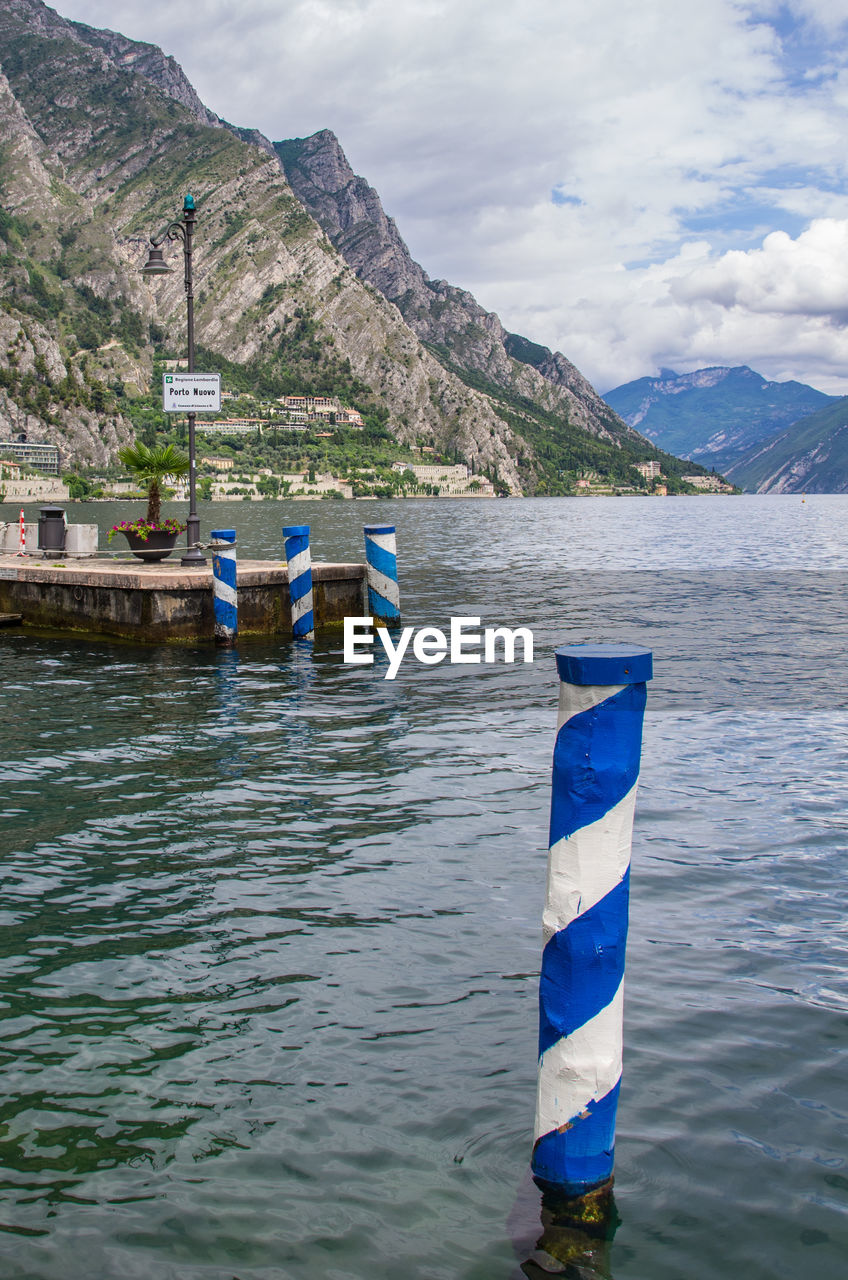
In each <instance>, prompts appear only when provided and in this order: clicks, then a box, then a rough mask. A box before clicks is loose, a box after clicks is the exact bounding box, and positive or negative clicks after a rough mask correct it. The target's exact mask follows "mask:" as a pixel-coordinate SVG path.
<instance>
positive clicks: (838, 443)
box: [730, 396, 848, 493]
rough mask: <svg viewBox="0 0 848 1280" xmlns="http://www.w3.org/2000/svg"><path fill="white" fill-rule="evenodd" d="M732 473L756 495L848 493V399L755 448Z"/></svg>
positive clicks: (834, 403) (735, 479) (840, 400)
mask: <svg viewBox="0 0 848 1280" xmlns="http://www.w3.org/2000/svg"><path fill="white" fill-rule="evenodd" d="M730 474H731V475H732V478H733V481H734V483H735V484H737V485H742V486H744V487H745V488H746V489H748V490H752V491H755V492H757V493H848V396H843V397H840V398H838V399H834V400H833V401H832V403H830V404H828V405H827V407H826V408H824V409H819V411H818V412H817V413H813V414H810V415H809V417H806V418H802V419H801V420H800V422H793V423H792V425H791V426H790V427H787V428H786V430H785V431H782V432H780V434H779V435H777V436H774V437H773V438H772V439H770V440H767V441H765V442H764V443H761V444H759V445H755V446H754V447H753V448H752V449H750V450H749V451H748V452H747V453H746V454H744V455H743V456H742V457H741V458H740V459H739V460H738V461H737V462H736V463H735V464H734V466H733V468H732V470H731V472H730Z"/></svg>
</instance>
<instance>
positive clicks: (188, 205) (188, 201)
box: [183, 191, 194, 212]
mask: <svg viewBox="0 0 848 1280" xmlns="http://www.w3.org/2000/svg"><path fill="white" fill-rule="evenodd" d="M193 208H194V196H193V195H192V194H191V192H190V191H189V192H188V194H187V195H186V198H185V200H183V211H184V212H185V211H191V210H192V209H193Z"/></svg>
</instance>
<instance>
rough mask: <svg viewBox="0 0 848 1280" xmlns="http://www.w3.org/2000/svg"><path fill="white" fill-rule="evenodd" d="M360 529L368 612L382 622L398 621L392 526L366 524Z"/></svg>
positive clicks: (395, 549) (395, 556) (394, 543)
mask: <svg viewBox="0 0 848 1280" xmlns="http://www.w3.org/2000/svg"><path fill="white" fill-rule="evenodd" d="M364 533H365V560H366V562H367V563H366V570H365V572H366V579H367V582H368V612H369V613H370V614H371V615H372V616H373V617H374V618H375V619H380V620H381V621H382V622H389V623H395V622H400V590H399V588H398V575H397V539H396V537H395V526H394V525H393V524H366V525H365V526H364Z"/></svg>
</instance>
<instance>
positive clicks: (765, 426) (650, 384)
mask: <svg viewBox="0 0 848 1280" xmlns="http://www.w3.org/2000/svg"><path fill="white" fill-rule="evenodd" d="M834 398H835V397H833V396H828V395H825V394H824V392H822V391H817V390H816V389H815V388H814V387H810V386H807V385H806V384H805V383H802V382H770V381H769V380H768V379H767V378H764V377H763V376H762V375H761V374H759V373H756V372H755V371H754V370H753V369H750V368H748V366H747V365H739V366H736V367H733V368H728V367H724V366H715V367H711V368H707V369H697V370H695V371H694V372H692V373H681V374H678V373H674V372H673V371H672V370H670V369H663V370H661V372H660V376H659V377H658V378H639V379H637V380H636V381H635V382H627V383H624V384H623V385H622V386H620V387H615V388H613V390H612V391H608V392H607V393H606V395H605V396H604V399H605V400H606V402H607V404H609V405H610V406H611V407H612V408H613V409H615V411H616V412H617V413H618V414H620V415H621V417H622V418H624V420H625V422H627V423H628V424H629V425H630V426H631V427H634V428H636V429H637V430H639V431H640V432H641V433H642V434H643V435H645V436H647V437H648V439H649V440H653V441H654V442H655V443H656V444H658V445H659V446H660V447H661V448H663V449H667V450H669V452H671V453H675V454H678V455H679V456H681V457H685V458H691V459H693V461H697V462H700V463H701V464H702V465H705V466H708V467H715V468H716V470H718V471H721V472H724V473H726V474H727V475H730V476H733V475H734V464H735V463H737V462H738V461H739V459H740V458H742V457H743V456H745V455H747V454H748V452H749V451H750V450H751V449H752V448H754V447H755V446H757V445H759V444H761V443H763V442H765V441H766V440H769V439H771V438H772V437H773V436H775V435H777V434H778V433H779V432H781V431H783V430H785V428H786V427H788V426H790V425H791V423H793V422H797V421H798V420H799V419H801V418H805V417H807V416H808V415H809V414H811V413H815V412H817V411H818V410H820V409H823V408H826V407H827V406H828V405H830V404H832V403H833V400H834Z"/></svg>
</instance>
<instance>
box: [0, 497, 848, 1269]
mask: <svg viewBox="0 0 848 1280" xmlns="http://www.w3.org/2000/svg"><path fill="white" fill-rule="evenodd" d="M9 512H10V509H9V508H6V509H5V511H4V513H3V514H4V516H5V518H10V515H9ZM126 514H127V512H126V509H125V508H124V507H119V506H118V505H117V504H115V506H114V507H112V506H109V507H106V506H99V505H96V504H95V505H91V506H86V507H75V508H72V509H71V518H73V519H77V520H80V519H82V520H93V519H97V520H98V521H99V522H100V523H101V526H102V527H104V528H105V527H108V526H109V525H110V524H111V523H112V521H113V520H114V519H116V518H122V517H124V516H125V515H126ZM28 515H29V516H30V518H32V517H37V508H28ZM13 516H14V513H12V517H11V518H13ZM201 517H202V520H203V522H204V532H208V530H209V529H210V528H211V527H213V526H226V525H230V524H232V525H234V526H235V527H236V528H237V529H238V533H239V553H240V554H241V555H243V556H278V555H280V553H281V544H282V540H281V537H280V527H281V525H283V524H287V523H306V522H308V523H310V524H311V525H312V529H313V535H312V541H313V555H314V556H315V557H316V558H318V559H361V558H362V524H363V523H364V522H368V523H371V522H379V521H383V520H388V521H392V522H394V523H396V524H397V528H398V548H399V566H400V580H401V592H402V597H401V603H402V607H403V610H404V618H405V621H406V622H409V623H412V624H415V625H425V624H432V625H442V626H444V625H445V624H446V622H447V619H448V618H449V617H451V616H452V615H472V616H480V617H481V618H482V621H483V624H484V625H510V626H518V625H524V626H528V627H530V628H531V629H532V630H533V632H534V636H535V640H536V653H535V661H534V663H533V664H532V665H523V664H517V665H515V666H505V665H492V666H480V667H472V666H467V667H450V666H448V665H446V664H443V665H441V666H437V667H423V666H420V665H419V664H418V663H416V662H414V661H409V662H407V663H405V664H404V665H403V666H402V668H401V671H400V674H399V675H398V677H397V679H396V680H394V681H388V680H386V679H384V678H383V677H384V673H385V663H383V664H382V665H381V664H380V663H377V664H376V665H375V666H373V667H370V668H369V667H350V666H345V665H344V664H343V663H342V661H341V656H342V655H341V637H340V636H333V637H331V638H330V639H319V641H318V643H317V644H316V645H315V648H314V651H310V650H309V649H308V648H302V649H298V648H297V647H293V646H292V645H290V644H288V643H281V644H275V645H268V644H264V643H263V644H250V645H248V644H245V645H243V646H242V647H241V648H240V649H239V651H238V652H237V653H223V652H216V651H215V650H214V649H213V648H211V647H199V646H198V647H194V648H188V649H180V650H170V649H169V650H166V649H163V648H150V649H145V648H141V647H136V646H133V645H129V644H125V643H117V642H115V643H113V642H109V641H104V640H98V639H91V640H89V639H86V638H82V637H75V638H62V637H51V636H33V635H27V634H25V633H23V632H8V631H7V632H0V677H2V679H0V706H2V723H3V726H4V733H3V739H2V748H0V776H2V792H0V796H1V797H2V799H0V803H2V807H3V826H2V835H0V840H2V846H3V854H4V857H3V867H4V876H3V881H2V890H0V922H2V925H3V931H2V937H3V942H2V956H1V958H0V996H2V1012H3V1019H4V1022H3V1036H2V1041H0V1056H2V1064H3V1077H4V1089H3V1094H4V1097H3V1101H2V1107H0V1165H2V1168H0V1275H2V1277H3V1280H83V1278H84V1280H113V1278H114V1277H121V1278H122V1280H135V1278H136V1277H137V1278H138V1280H142V1278H143V1280H233V1278H234V1277H237V1278H238V1280H307V1277H308V1278H309V1280H313V1278H315V1277H320V1278H321V1280H389V1278H391V1280H397V1277H404V1278H406V1277H408V1278H409V1280H419V1278H420V1280H454V1278H456V1280H498V1278H500V1277H503V1280H509V1278H510V1277H513V1276H515V1275H516V1274H519V1273H517V1267H518V1265H519V1264H520V1262H521V1261H522V1260H523V1259H525V1258H526V1257H527V1256H528V1254H529V1253H530V1252H531V1251H532V1249H533V1247H534V1241H535V1239H536V1238H537V1237H538V1235H539V1233H540V1226H539V1196H538V1193H537V1192H536V1191H535V1188H534V1187H533V1185H532V1183H531V1182H530V1180H529V1178H528V1173H527V1170H528V1162H529V1155H530V1144H531V1135H532V1124H533V1108H534V1094H535V1080H536V1036H537V1008H536V998H537V980H538V967H539V959H540V946H541V942H540V938H541V929H540V920H541V908H542V899H543V892H544V880H545V863H546V841H547V820H548V809H549V803H550V762H551V753H552V750H553V741H554V731H555V719H556V697H557V682H556V675H555V669H554V663H553V658H552V653H553V649H554V648H555V647H556V645H558V644H562V643H568V642H579V641H583V640H627V641H632V642H634V643H640V644H645V645H647V646H649V647H651V648H652V649H653V651H654V665H655V679H654V680H653V682H652V684H651V686H649V699H648V711H647V715H646V722H645V743H644V751H643V764H642V775H641V781H640V791H639V799H638V803H637V815H636V827H635V831H634V841H633V881H632V909H631V925H630V938H629V946H628V969H627V995H626V1012H625V1068H624V1080H623V1085H622V1093H621V1104H620V1108H619V1118H618V1131H617V1132H618V1139H617V1148H616V1205H617V1210H618V1215H619V1217H620V1224H619V1226H618V1229H617V1232H616V1235H615V1238H614V1240H613V1242H612V1244H611V1245H610V1246H609V1247H608V1248H607V1249H604V1250H601V1249H600V1247H599V1249H598V1251H597V1252H596V1253H595V1254H594V1255H593V1260H592V1261H591V1265H588V1269H587V1270H586V1271H585V1274H587V1275H588V1274H593V1275H596V1274H603V1275H607V1276H610V1277H613V1278H614V1280H648V1277H650V1280H681V1277H686V1278H687V1280H719V1278H721V1280H726V1278H727V1277H736V1276H739V1277H744V1278H745V1280H772V1278H774V1277H778V1276H780V1277H782V1276H794V1275H801V1274H803V1275H805V1276H806V1275H809V1276H815V1277H816V1278H817V1280H837V1278H838V1280H842V1277H844V1275H845V1271H846V1251H848V1141H846V1140H847V1139H848V1095H847V1093H846V1080H848V1019H847V1018H846V1013H848V981H846V965H848V887H846V846H848V772H846V766H847V765H848V549H846V545H845V541H846V537H845V534H846V526H847V525H848V498H844V497H808V498H807V499H806V500H805V501H802V499H801V498H800V497H768V498H766V497H741V498H733V497H730V498H722V497H717V498H692V499H688V498H681V499H667V500H661V499H636V498H634V499H618V500H614V499H608V500H602V499H596V500H592V499H579V500H577V499H575V500H569V499H539V500H521V501H509V502H507V501H503V502H464V501H456V502H448V501H441V502H439V501H422V502H406V503H388V502H372V503H350V502H348V503H332V502H316V503H291V502H290V503H262V504H249V503H237V504H232V505H230V504H227V505H224V504H215V505H214V506H204V507H203V508H202V510H201ZM593 1268H594V1269H593ZM573 1274H577V1273H573Z"/></svg>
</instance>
